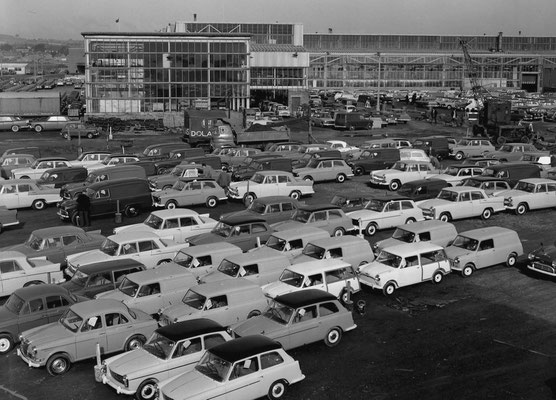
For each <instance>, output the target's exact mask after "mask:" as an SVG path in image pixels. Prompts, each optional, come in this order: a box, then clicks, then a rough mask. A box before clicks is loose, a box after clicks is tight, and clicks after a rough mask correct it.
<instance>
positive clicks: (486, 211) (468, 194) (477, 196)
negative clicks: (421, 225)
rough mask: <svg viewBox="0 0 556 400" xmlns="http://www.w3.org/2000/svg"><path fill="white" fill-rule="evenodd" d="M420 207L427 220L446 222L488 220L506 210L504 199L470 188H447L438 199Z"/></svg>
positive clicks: (427, 201)
mask: <svg viewBox="0 0 556 400" xmlns="http://www.w3.org/2000/svg"><path fill="white" fill-rule="evenodd" d="M419 207H420V208H421V209H422V210H423V215H424V217H425V218H426V219H439V220H441V221H444V222H449V221H451V220H453V219H462V218H473V217H481V218H482V219H485V220H486V219H489V218H490V217H492V215H493V214H494V213H497V212H500V211H503V210H504V209H505V208H504V199H503V198H502V197H490V196H488V195H487V194H486V193H485V191H484V190H482V189H476V188H472V187H468V186H456V187H446V188H444V189H442V191H441V192H440V193H439V194H438V197H437V198H436V199H431V200H425V201H424V202H422V203H421V204H419Z"/></svg>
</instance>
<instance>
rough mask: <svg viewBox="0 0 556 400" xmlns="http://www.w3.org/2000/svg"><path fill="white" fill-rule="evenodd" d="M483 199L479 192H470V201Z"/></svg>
mask: <svg viewBox="0 0 556 400" xmlns="http://www.w3.org/2000/svg"><path fill="white" fill-rule="evenodd" d="M483 198H484V196H483V194H482V193H481V192H471V200H482V199H483Z"/></svg>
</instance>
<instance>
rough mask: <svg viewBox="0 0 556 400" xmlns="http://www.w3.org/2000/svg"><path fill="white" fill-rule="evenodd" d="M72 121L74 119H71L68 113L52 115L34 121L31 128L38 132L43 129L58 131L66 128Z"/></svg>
mask: <svg viewBox="0 0 556 400" xmlns="http://www.w3.org/2000/svg"><path fill="white" fill-rule="evenodd" d="M70 122H72V120H70V119H69V117H68V116H66V115H51V116H49V117H45V118H43V119H41V120H37V121H32V122H31V129H33V130H34V131H35V132H37V133H40V132H42V131H56V130H59V129H64V127H65V126H66V125H67V124H69V123H70Z"/></svg>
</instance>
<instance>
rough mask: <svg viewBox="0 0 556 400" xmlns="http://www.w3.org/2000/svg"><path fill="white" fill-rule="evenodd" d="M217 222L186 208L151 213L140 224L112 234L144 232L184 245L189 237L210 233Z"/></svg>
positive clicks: (123, 228) (119, 229)
mask: <svg viewBox="0 0 556 400" xmlns="http://www.w3.org/2000/svg"><path fill="white" fill-rule="evenodd" d="M217 223H218V221H216V220H214V219H212V218H210V217H209V215H208V214H199V213H197V212H195V211H193V210H189V209H187V208H174V209H171V210H159V211H153V212H152V213H151V214H150V215H149V216H148V217H147V219H146V220H145V221H143V223H141V224H132V225H126V226H119V227H116V228H114V234H118V233H122V232H137V231H146V232H152V233H155V234H157V235H158V236H160V237H161V238H163V239H170V240H173V241H175V242H177V243H184V242H185V240H186V239H187V238H188V237H190V236H195V235H199V234H201V233H206V232H210V231H211V230H212V228H214V227H215V226H216V224H217Z"/></svg>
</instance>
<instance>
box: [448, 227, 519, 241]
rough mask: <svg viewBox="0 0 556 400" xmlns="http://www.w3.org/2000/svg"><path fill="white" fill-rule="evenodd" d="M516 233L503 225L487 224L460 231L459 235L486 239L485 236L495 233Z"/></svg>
mask: <svg viewBox="0 0 556 400" xmlns="http://www.w3.org/2000/svg"><path fill="white" fill-rule="evenodd" d="M500 232H503V233H510V232H512V233H516V232H515V231H514V230H512V229H508V228H503V227H501V226H487V227H485V228H478V229H471V230H468V231H465V232H460V233H458V236H465V237H469V238H471V239H484V236H490V235H492V234H494V233H500Z"/></svg>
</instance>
